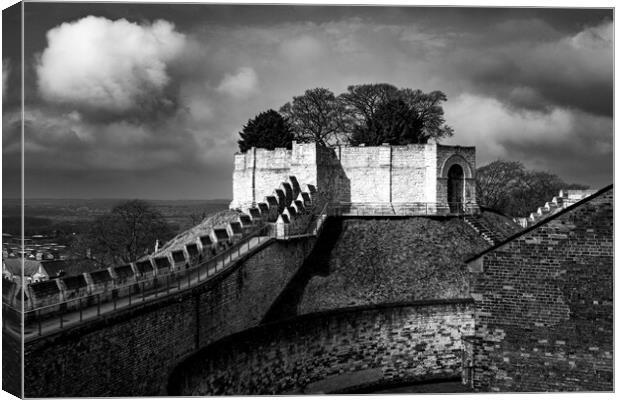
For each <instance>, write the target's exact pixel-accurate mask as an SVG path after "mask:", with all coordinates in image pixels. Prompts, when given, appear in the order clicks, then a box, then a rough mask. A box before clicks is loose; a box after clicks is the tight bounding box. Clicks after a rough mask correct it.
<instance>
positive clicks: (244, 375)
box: [169, 300, 474, 396]
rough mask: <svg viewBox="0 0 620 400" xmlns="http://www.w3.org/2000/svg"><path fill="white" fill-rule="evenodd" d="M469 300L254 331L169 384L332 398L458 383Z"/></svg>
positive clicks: (184, 391) (182, 370)
mask: <svg viewBox="0 0 620 400" xmlns="http://www.w3.org/2000/svg"><path fill="white" fill-rule="evenodd" d="M473 329H474V321H473V314H472V308H471V300H453V301H443V302H442V301H429V302H425V303H420V304H415V303H405V304H399V305H382V306H371V307H366V308H358V307H356V308H353V309H348V310H347V309H345V310H334V311H331V312H327V313H320V314H316V315H307V316H303V317H297V318H295V319H293V320H287V321H283V322H276V323H273V324H268V325H263V326H260V327H258V328H254V329H251V330H249V331H246V332H243V333H241V334H239V335H234V336H233V337H230V338H227V339H225V340H223V341H221V342H218V343H215V344H214V345H212V346H210V347H208V348H205V349H204V350H202V351H200V352H199V353H197V354H195V355H193V356H192V357H190V358H188V359H187V360H186V361H184V362H183V363H182V364H181V365H179V367H178V368H177V369H176V370H175V372H174V373H173V375H172V377H171V384H172V385H171V387H170V389H171V390H170V392H169V394H171V395H182V396H205V395H206V396H213V395H257V394H263V395H265V394H298V393H333V392H338V391H343V390H346V389H352V388H357V389H359V388H362V387H369V386H372V385H385V384H390V383H392V384H393V383H400V384H403V383H407V382H419V381H424V380H431V379H438V378H458V377H460V371H461V350H462V346H463V342H462V340H461V339H462V337H463V336H467V335H471V334H472V333H473Z"/></svg>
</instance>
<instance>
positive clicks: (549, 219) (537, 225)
mask: <svg viewBox="0 0 620 400" xmlns="http://www.w3.org/2000/svg"><path fill="white" fill-rule="evenodd" d="M613 186H614V185H613V184H611V185H608V186H605V187H604V188H602V189H601V190H599V191H597V192H596V193H594V194H593V195H591V196H588V197H585V198H583V199H582V200H580V201H578V202H576V203H574V204H571V205H570V206H568V207H566V208H564V209H562V210H561V211H559V212H557V213H555V214H553V215H551V216H550V217H549V218H544V219H541V220H540V221H538V222H537V223H536V224H534V225H532V226H530V227H528V228H527V229H524V230H522V231H519V232H518V233H516V234H514V235H512V236H510V237H508V238H506V239H505V240H502V241H501V242H499V243H497V244H496V245H494V246H491V247H489V248H487V249H485V250H484V251H482V252H480V253H478V254H476V255H475V256H472V257H470V258H468V259H467V260H465V262H466V263H469V262H471V261H474V260H475V259H477V258H480V257H482V256H483V255H485V254H487V253H490V252H491V251H493V250H496V249H498V248H499V247H502V246H503V245H505V244H506V243H508V242H511V241H513V240H515V239H517V238H519V237H521V236H523V235H525V234H527V233H529V232H531V231H533V230H534V229H537V228H538V227H540V226H542V225H545V224H547V223H548V222H549V221H553V220H554V219H556V218H558V217H559V216H561V215H564V214H566V213H569V212H571V211H572V210H574V209H575V208H577V207H579V206H581V205H582V204H585V203H587V202H589V201H591V200H592V199H595V198H597V197H598V196H600V195H602V194H605V193H606V192H608V191H610V190H612V189H613Z"/></svg>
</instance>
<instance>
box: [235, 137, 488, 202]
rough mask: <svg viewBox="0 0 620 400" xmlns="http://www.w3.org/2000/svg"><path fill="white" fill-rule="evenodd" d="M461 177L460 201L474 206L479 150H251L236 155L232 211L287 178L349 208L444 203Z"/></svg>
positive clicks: (307, 146)
mask: <svg viewBox="0 0 620 400" xmlns="http://www.w3.org/2000/svg"><path fill="white" fill-rule="evenodd" d="M455 164H457V165H459V166H460V167H461V169H462V173H463V177H462V180H463V185H462V191H463V192H462V193H460V194H459V196H460V199H461V200H462V202H471V203H475V201H476V194H475V180H474V179H475V169H476V160H475V148H474V147H460V146H442V145H438V144H436V143H429V144H411V145H407V146H389V145H384V146H374V147H365V146H357V147H350V146H336V147H332V148H324V147H321V146H318V145H316V144H315V143H295V142H293V148H292V150H286V149H275V150H265V149H257V148H252V149H250V150H249V151H247V152H246V153H241V154H236V155H235V168H234V172H233V201H232V202H231V204H230V207H231V208H235V209H236V208H239V209H241V208H247V207H250V206H253V205H255V204H256V203H258V202H260V201H262V199H263V198H264V197H265V196H268V195H271V194H272V191H273V188H274V187H278V185H279V184H280V182H282V181H284V180H286V179H287V178H288V176H291V175H292V176H296V177H297V179H298V180H299V181H300V182H303V183H305V184H310V185H315V186H316V187H317V188H318V189H319V191H320V192H321V193H323V194H325V195H327V197H328V199H329V200H331V201H335V202H345V203H413V202H421V203H446V202H448V201H449V200H448V189H447V186H448V171H449V169H450V167H452V166H453V165H455Z"/></svg>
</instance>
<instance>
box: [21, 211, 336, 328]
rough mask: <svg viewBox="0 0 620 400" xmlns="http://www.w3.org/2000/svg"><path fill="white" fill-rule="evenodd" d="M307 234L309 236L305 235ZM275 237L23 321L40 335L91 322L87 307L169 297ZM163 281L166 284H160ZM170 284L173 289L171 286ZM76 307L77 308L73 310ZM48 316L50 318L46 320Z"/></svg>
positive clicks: (32, 313) (40, 310) (265, 231)
mask: <svg viewBox="0 0 620 400" xmlns="http://www.w3.org/2000/svg"><path fill="white" fill-rule="evenodd" d="M327 207H328V203H325V204H324V206H323V208H322V210H321V213H320V214H318V216H317V218H316V219H315V221H314V222H313V223H312V224H311V225H310V226H309V227H308V228H307V230H306V231H307V232H309V234H310V235H313V236H314V235H318V234H320V232H321V230H322V226H323V222H324V220H325V218H326V217H327V214H326V210H327ZM306 235H308V233H307V234H306ZM274 236H275V235H273V233H272V226H270V225H264V226H262V227H260V228H258V229H256V230H254V231H252V232H250V233H248V234H247V235H245V236H244V237H243V240H242V241H240V242H237V243H235V244H233V245H232V246H231V247H229V248H227V249H226V250H224V251H222V252H220V253H218V254H216V255H214V256H213V257H211V258H209V259H207V260H204V261H202V262H200V263H198V264H195V265H192V266H191V267H189V268H186V269H176V270H171V271H170V272H168V273H166V274H153V275H152V276H149V277H148V278H146V279H141V278H143V277H144V276H136V277H135V279H136V280H135V281H134V282H131V283H128V284H123V285H114V286H113V287H112V288H111V289H107V290H105V291H103V292H100V293H90V294H88V295H85V296H80V297H75V298H72V299H65V300H63V301H60V302H56V303H54V304H49V305H46V306H42V307H36V308H30V309H28V310H24V318H25V321H27V322H33V321H32V319H34V320H36V322H37V324H36V325H35V326H36V327H37V332H38V335H39V336H40V335H41V334H42V331H43V327H42V323H43V322H44V321H48V322H49V321H55V320H56V318H58V323H57V324H53V325H52V326H51V327H52V328H63V327H64V326H65V325H67V323H64V321H63V316H66V315H67V314H69V313H75V314H76V315H77V314H78V313H79V319H77V320H76V321H73V323H76V322H82V321H83V320H85V319H90V318H85V316H84V311H85V310H86V309H89V308H92V309H93V311H94V307H95V306H96V307H97V312H96V316H97V317H98V316H100V315H101V313H102V308H104V307H103V306H105V308H107V309H108V310H107V311H103V312H109V311H115V310H117V309H119V308H124V307H128V306H131V305H132V300H133V301H134V304H136V303H138V302H140V301H145V300H146V299H147V297H148V298H149V299H150V298H151V297H153V298H157V297H158V296H163V295H166V294H169V293H170V292H171V291H173V292H174V291H176V292H178V291H181V290H185V289H188V288H191V287H193V286H195V285H197V284H200V283H201V282H203V281H205V280H207V279H209V278H211V277H213V276H215V275H218V274H219V273H220V272H222V271H223V270H225V269H227V267H229V266H230V265H232V263H233V261H237V260H239V259H240V258H241V256H242V253H241V252H242V250H243V249H244V248H245V249H246V252H244V253H243V254H247V253H249V251H250V250H252V249H254V248H257V247H259V246H260V245H261V244H262V243H265V242H266V241H267V240H269V239H272V238H273V237H274ZM254 238H256V239H257V240H258V241H257V242H256V243H255V245H253V246H252V247H250V244H251V242H252V239H254ZM192 275H193V277H192ZM164 282H165V284H163V283H164ZM171 284H172V285H173V286H171ZM175 285H176V286H175ZM115 293H126V294H125V295H123V296H115ZM102 297H106V299H105V300H103V301H102ZM109 297H111V298H109ZM136 298H137V299H136ZM76 305H77V307H75V306H76ZM16 311H19V310H16ZM91 314H93V315H91V318H92V317H94V316H95V314H94V312H93V313H91ZM48 316H49V318H46V317H48ZM28 320H30V321H28ZM47 328H49V327H46V329H47Z"/></svg>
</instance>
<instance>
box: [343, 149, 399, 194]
mask: <svg viewBox="0 0 620 400" xmlns="http://www.w3.org/2000/svg"><path fill="white" fill-rule="evenodd" d="M339 153H340V163H341V165H342V169H343V170H344V173H345V175H346V176H347V178H348V179H349V181H350V184H351V198H350V199H349V200H348V201H349V202H352V203H387V202H390V193H391V190H390V169H391V165H390V162H391V159H390V155H391V149H390V147H389V146H376V147H341V148H340V151H339Z"/></svg>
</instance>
